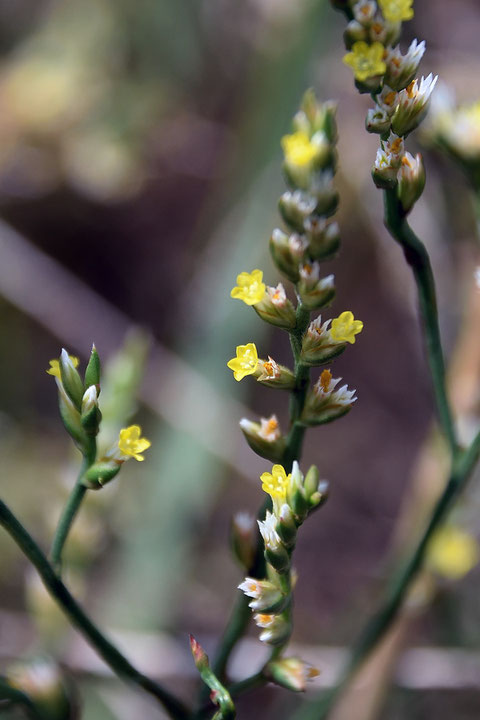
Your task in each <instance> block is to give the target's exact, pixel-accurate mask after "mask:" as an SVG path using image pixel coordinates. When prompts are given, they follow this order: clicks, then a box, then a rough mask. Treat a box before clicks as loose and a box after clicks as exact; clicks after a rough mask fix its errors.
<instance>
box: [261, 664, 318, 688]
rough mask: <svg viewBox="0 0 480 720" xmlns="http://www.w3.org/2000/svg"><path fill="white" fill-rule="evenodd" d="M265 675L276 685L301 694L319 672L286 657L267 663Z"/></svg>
mask: <svg viewBox="0 0 480 720" xmlns="http://www.w3.org/2000/svg"><path fill="white" fill-rule="evenodd" d="M266 674H267V676H268V677H269V679H270V680H271V681H272V682H273V683H275V684H276V685H281V687H285V688H287V690H293V691H294V692H303V691H304V690H305V687H306V684H307V682H308V681H310V680H313V679H314V678H316V677H318V675H319V671H318V670H317V668H314V667H312V666H311V665H309V664H308V663H306V662H304V661H303V660H300V658H296V657H288V658H280V659H279V660H273V661H271V662H269V663H268V665H267V667H266Z"/></svg>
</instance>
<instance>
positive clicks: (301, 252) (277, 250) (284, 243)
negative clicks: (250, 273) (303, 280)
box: [270, 229, 308, 283]
mask: <svg viewBox="0 0 480 720" xmlns="http://www.w3.org/2000/svg"><path fill="white" fill-rule="evenodd" d="M307 248H308V242H307V239H306V238H305V237H304V236H302V235H297V234H293V235H290V236H288V235H286V234H285V233H284V232H283V231H282V230H278V229H276V230H274V231H273V233H272V236H271V238H270V252H271V254H272V257H273V260H274V262H275V264H276V266H277V267H278V269H279V270H280V271H281V272H282V273H283V274H284V275H286V276H287V278H288V279H289V280H291V282H293V283H296V282H297V280H298V277H299V275H298V264H299V262H300V261H301V260H303V258H304V257H305V253H306V251H307Z"/></svg>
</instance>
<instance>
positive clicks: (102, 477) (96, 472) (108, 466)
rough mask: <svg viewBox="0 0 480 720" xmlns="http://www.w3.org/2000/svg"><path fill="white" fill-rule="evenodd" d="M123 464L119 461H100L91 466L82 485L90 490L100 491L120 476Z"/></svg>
mask: <svg viewBox="0 0 480 720" xmlns="http://www.w3.org/2000/svg"><path fill="white" fill-rule="evenodd" d="M121 466H122V463H121V462H118V461H117V460H99V461H98V462H96V463H94V464H93V465H91V466H90V467H89V468H88V470H87V472H86V473H85V475H84V476H83V478H82V484H83V485H85V487H88V488H90V490H100V488H102V487H103V486H104V485H106V484H107V483H109V482H110V481H111V480H113V478H114V477H115V476H116V475H118V473H119V472H120V468H121Z"/></svg>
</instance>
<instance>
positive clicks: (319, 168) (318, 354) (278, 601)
mask: <svg viewBox="0 0 480 720" xmlns="http://www.w3.org/2000/svg"><path fill="white" fill-rule="evenodd" d="M335 143H336V123H335V107H334V106H333V105H332V104H331V103H326V104H323V105H321V104H319V103H318V102H317V101H316V99H315V97H314V95H313V93H312V92H310V91H309V92H307V93H306V95H305V97H304V99H303V102H302V105H301V108H300V111H299V112H298V113H297V115H296V116H295V118H294V123H293V132H292V133H291V134H290V135H286V136H285V137H284V138H283V139H282V148H283V153H284V164H283V169H284V173H285V177H286V180H287V183H288V186H289V187H288V190H287V192H285V193H284V194H283V195H282V197H281V198H280V202H279V208H280V213H281V216H282V219H283V222H284V228H283V229H281V228H277V229H275V230H274V231H273V233H272V235H271V239H270V251H271V254H272V258H273V261H274V263H275V265H276V267H277V268H278V270H279V271H280V272H281V273H282V274H283V275H284V276H285V278H286V280H289V281H290V282H291V283H293V285H294V290H295V299H296V302H295V303H294V302H292V300H290V299H289V298H288V297H287V290H286V289H285V286H284V284H283V283H278V284H277V285H276V286H269V285H266V284H265V283H264V277H263V272H262V271H261V270H259V269H255V270H252V271H251V272H241V273H240V274H239V275H238V276H237V283H236V286H235V287H234V288H233V289H232V291H231V297H233V298H236V299H240V300H242V301H243V302H244V303H245V304H246V305H249V306H251V307H253V309H254V310H255V312H256V313H257V314H258V315H259V316H260V318H261V319H262V320H264V321H265V322H267V323H270V324H271V325H275V326H277V327H280V328H282V329H284V330H286V331H287V332H288V333H289V335H290V342H291V347H292V350H293V355H294V361H295V363H294V370H291V369H289V368H288V367H286V366H284V365H280V364H279V363H278V362H277V361H276V360H274V359H273V358H272V357H270V356H267V359H262V358H261V357H259V354H258V351H257V347H256V345H255V343H253V342H249V343H247V344H245V345H239V346H237V349H236V355H235V357H234V358H232V359H231V360H229V361H228V363H227V365H228V367H229V368H230V369H231V370H232V371H233V375H234V378H235V380H238V381H239V380H242V379H243V378H244V377H246V376H247V375H251V376H252V377H255V378H256V380H257V381H258V382H259V383H261V384H263V385H266V386H269V387H271V388H278V389H283V390H287V391H289V392H291V393H292V397H293V400H294V402H292V403H291V406H290V422H289V428H288V431H287V432H286V433H285V434H284V433H282V430H281V428H280V423H279V420H278V418H277V416H276V415H270V416H269V417H261V418H260V419H259V421H252V420H247V419H246V418H244V419H242V420H241V422H240V427H241V429H242V432H243V434H244V436H245V438H246V440H247V442H248V443H249V445H250V447H251V448H252V449H253V450H254V451H255V452H256V453H257V454H258V455H260V456H261V457H263V458H266V459H268V460H270V461H271V462H272V463H274V464H273V467H272V468H271V471H270V472H264V473H263V474H262V475H261V478H260V480H261V483H262V489H263V490H264V492H265V493H266V494H267V495H268V497H269V501H268V509H266V510H265V511H264V516H263V519H261V520H260V521H259V522H258V526H259V529H260V535H261V539H262V543H263V550H264V558H265V563H266V565H265V574H264V576H262V573H259V570H258V567H256V566H255V564H254V563H253V564H252V562H249V561H251V559H252V557H253V554H252V543H251V528H250V524H249V523H246V522H244V521H243V520H242V522H241V523H239V522H238V521H235V522H234V523H233V524H232V540H233V542H232V545H233V548H234V552H235V555H236V557H237V559H239V561H240V562H241V563H242V565H243V566H244V568H245V569H246V571H247V572H248V573H249V574H248V576H247V577H246V579H245V580H244V582H242V583H241V585H240V586H239V587H240V589H241V590H243V592H244V593H245V594H246V595H247V596H248V597H249V598H250V599H251V601H250V607H251V609H252V610H253V611H254V619H255V622H256V623H257V625H258V626H259V627H260V628H261V630H262V631H261V634H260V639H261V640H262V641H263V642H266V643H269V644H271V645H274V646H276V648H277V650H276V653H275V660H273V658H272V661H271V662H270V663H269V664H268V665H267V666H266V668H265V673H266V676H268V677H271V678H272V679H273V680H274V682H277V683H279V684H283V685H284V686H286V687H290V688H291V689H294V690H300V689H304V685H305V682H306V679H308V678H310V677H312V676H313V675H315V671H312V670H311V669H309V668H308V667H307V666H306V664H305V663H303V662H302V661H301V660H299V659H297V658H283V657H282V658H281V657H280V656H279V649H278V648H279V646H280V649H283V647H284V646H285V645H286V643H287V641H288V639H289V637H290V634H291V629H292V592H293V586H294V584H295V578H294V573H293V571H292V553H293V549H294V546H295V543H296V538H297V532H298V528H299V527H300V525H301V524H302V523H303V522H304V521H305V520H306V518H307V517H308V516H309V515H310V513H311V512H312V511H313V510H315V509H317V508H318V507H319V506H320V505H321V504H322V503H323V501H324V500H325V499H326V492H327V484H326V482H324V481H323V482H320V481H319V472H318V470H317V468H316V467H314V466H312V467H311V468H310V470H309V471H308V472H307V474H306V475H305V476H304V475H303V473H302V472H301V470H300V467H299V464H298V459H299V457H300V449H301V439H302V437H303V433H304V432H305V429H306V428H307V427H309V426H313V425H320V424H322V423H325V422H330V421H332V420H335V419H336V418H338V417H340V416H342V415H344V414H345V413H346V412H348V411H349V410H350V408H351V407H352V405H353V403H354V402H355V400H356V397H355V391H354V390H348V388H347V386H346V385H344V386H342V387H341V388H340V389H337V384H338V383H339V379H334V378H333V377H332V373H331V372H330V370H328V369H324V370H323V372H322V373H321V374H320V377H319V378H318V379H317V380H316V382H315V381H314V382H313V383H312V384H310V371H311V368H312V367H318V366H321V365H325V364H327V363H330V362H331V361H332V360H333V359H334V358H335V357H336V356H337V355H339V354H340V353H341V352H343V351H344V350H345V349H346V348H347V347H348V345H353V344H354V343H355V341H356V338H357V336H358V334H359V333H360V332H361V331H362V329H363V323H362V322H361V321H360V320H356V319H355V317H354V315H353V313H352V312H351V311H349V310H347V311H344V312H341V313H340V314H339V315H338V316H337V317H333V318H329V319H325V318H324V319H322V317H321V316H320V315H317V317H313V318H312V313H314V312H315V311H318V310H320V309H322V308H325V307H327V306H328V305H330V304H331V303H332V302H333V300H334V298H335V283H334V276H333V275H332V274H329V275H326V276H322V275H321V271H320V263H321V262H322V263H323V262H324V261H325V260H327V259H330V258H332V257H333V256H334V255H335V254H336V252H337V250H338V248H339V244H340V238H339V230H338V225H337V223H336V222H335V221H332V220H331V217H332V215H333V214H334V213H335V211H336V209H337V205H338V195H337V192H336V190H335V188H334V186H333V177H334V171H335V166H336V150H335ZM292 295H293V294H292ZM254 572H256V573H257V574H259V576H256V575H255V574H254Z"/></svg>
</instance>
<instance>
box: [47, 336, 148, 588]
mask: <svg viewBox="0 0 480 720" xmlns="http://www.w3.org/2000/svg"><path fill="white" fill-rule="evenodd" d="M77 367H78V358H76V357H72V356H71V355H69V354H68V353H67V351H66V350H62V354H61V356H60V359H59V360H51V361H50V368H49V369H48V370H47V373H48V374H49V375H52V376H53V377H55V381H56V383H57V387H58V396H59V407H60V414H61V417H62V420H63V423H64V425H65V428H66V430H67V432H68V433H69V434H70V435H71V437H72V439H73V441H74V443H75V444H76V446H77V447H78V449H79V450H80V452H81V453H82V458H83V459H82V465H81V468H80V472H79V475H78V478H77V481H76V483H75V486H74V488H73V490H72V492H71V494H70V497H69V498H68V500H67V503H66V505H65V508H64V510H63V512H62V515H61V517H60V520H59V523H58V526H57V529H56V531H55V534H54V537H53V542H52V550H51V558H52V563H53V566H54V567H55V569H56V571H57V573H59V574H60V573H61V565H62V552H63V548H64V545H65V543H66V541H67V537H68V534H69V532H70V529H71V527H72V525H73V521H74V520H75V517H76V515H77V513H78V511H79V509H80V506H81V504H82V501H83V498H84V497H85V494H86V492H87V489H88V488H90V489H95V490H98V489H99V488H101V487H103V485H105V483H107V482H110V480H113V478H114V477H115V476H116V475H117V474H118V472H119V471H120V468H121V466H122V465H123V463H124V462H125V461H126V460H128V459H129V458H131V457H134V458H135V459H136V460H139V461H142V460H143V459H144V458H143V456H142V455H141V454H140V453H142V452H143V451H144V450H146V449H147V448H148V447H150V442H149V440H146V439H145V438H141V430H140V428H139V426H138V425H131V426H130V427H129V428H123V429H122V430H120V435H119V439H118V443H116V444H115V445H114V447H113V448H111V449H110V450H109V451H108V452H107V454H106V456H105V457H103V458H100V459H98V460H97V440H96V437H97V434H98V432H99V429H100V423H101V419H102V414H101V412H100V409H99V407H98V396H99V394H100V358H99V356H98V353H97V350H96V348H95V345H93V347H92V351H91V354H90V359H89V362H88V364H87V367H86V370H85V376H84V380H82V379H81V377H80V374H79V373H78V371H77Z"/></svg>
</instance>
